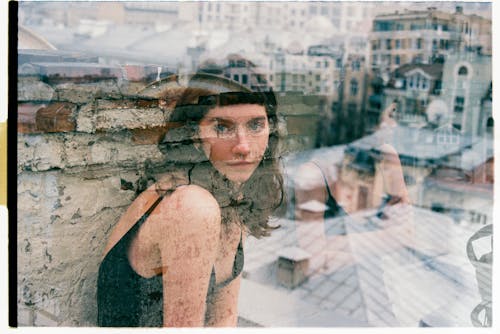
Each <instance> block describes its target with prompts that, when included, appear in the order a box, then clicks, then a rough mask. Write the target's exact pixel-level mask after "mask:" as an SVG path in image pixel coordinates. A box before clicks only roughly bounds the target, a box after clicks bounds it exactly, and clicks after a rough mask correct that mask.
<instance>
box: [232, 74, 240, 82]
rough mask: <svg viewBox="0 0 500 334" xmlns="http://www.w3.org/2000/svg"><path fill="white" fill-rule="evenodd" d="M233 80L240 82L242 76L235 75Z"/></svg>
mask: <svg viewBox="0 0 500 334" xmlns="http://www.w3.org/2000/svg"><path fill="white" fill-rule="evenodd" d="M233 80H234V81H238V82H240V76H239V75H238V74H235V75H233Z"/></svg>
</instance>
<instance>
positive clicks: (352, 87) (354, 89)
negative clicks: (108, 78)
mask: <svg viewBox="0 0 500 334" xmlns="http://www.w3.org/2000/svg"><path fill="white" fill-rule="evenodd" d="M350 90H351V96H356V95H358V81H357V80H356V79H352V80H351V85H350Z"/></svg>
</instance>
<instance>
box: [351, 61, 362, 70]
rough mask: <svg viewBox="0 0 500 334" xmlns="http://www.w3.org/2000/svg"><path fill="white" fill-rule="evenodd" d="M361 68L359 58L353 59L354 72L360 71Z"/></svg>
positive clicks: (352, 67)
mask: <svg viewBox="0 0 500 334" xmlns="http://www.w3.org/2000/svg"><path fill="white" fill-rule="evenodd" d="M360 68H361V64H360V61H359V60H353V61H352V63H351V70H352V71H354V72H358V71H359V70H360Z"/></svg>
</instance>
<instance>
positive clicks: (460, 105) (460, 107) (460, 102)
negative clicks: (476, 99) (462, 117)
mask: <svg viewBox="0 0 500 334" xmlns="http://www.w3.org/2000/svg"><path fill="white" fill-rule="evenodd" d="M464 104H465V98H464V97H463V96H456V97H455V106H454V107H453V111H454V112H456V113H462V112H463V111H464Z"/></svg>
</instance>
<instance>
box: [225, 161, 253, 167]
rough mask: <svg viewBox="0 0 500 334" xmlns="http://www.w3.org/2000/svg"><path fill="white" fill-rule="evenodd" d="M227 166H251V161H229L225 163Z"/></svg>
mask: <svg viewBox="0 0 500 334" xmlns="http://www.w3.org/2000/svg"><path fill="white" fill-rule="evenodd" d="M227 164H228V165H229V166H253V165H254V164H255V162H253V161H230V162H228V163H227Z"/></svg>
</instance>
